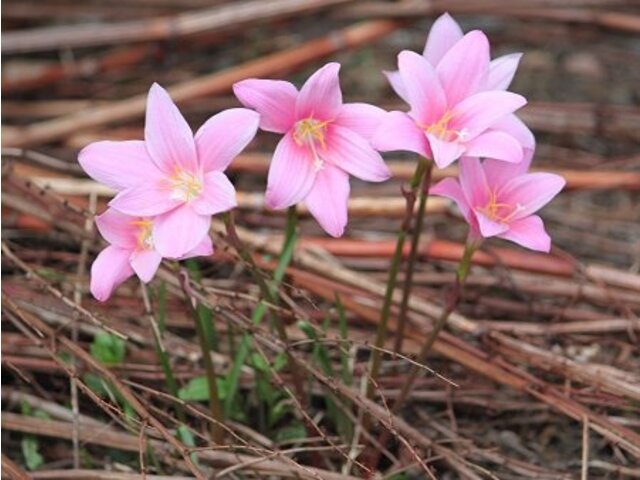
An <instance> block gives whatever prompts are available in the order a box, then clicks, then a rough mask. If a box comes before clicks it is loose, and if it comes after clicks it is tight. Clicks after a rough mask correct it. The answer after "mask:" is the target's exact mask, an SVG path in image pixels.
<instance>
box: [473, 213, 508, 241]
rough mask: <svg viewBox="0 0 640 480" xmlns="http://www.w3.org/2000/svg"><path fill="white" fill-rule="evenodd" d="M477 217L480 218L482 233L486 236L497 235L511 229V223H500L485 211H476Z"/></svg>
mask: <svg viewBox="0 0 640 480" xmlns="http://www.w3.org/2000/svg"><path fill="white" fill-rule="evenodd" d="M475 214H476V218H477V219H478V227H479V229H480V234H481V235H482V236H483V237H484V238H489V237H495V236H496V235H500V234H501V233H504V232H506V231H507V230H509V225H507V224H506V223H498V222H495V221H493V220H491V219H490V218H488V217H487V216H486V215H485V214H484V213H482V212H478V211H477V210H476V212H475Z"/></svg>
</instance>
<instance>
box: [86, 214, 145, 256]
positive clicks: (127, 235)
mask: <svg viewBox="0 0 640 480" xmlns="http://www.w3.org/2000/svg"><path fill="white" fill-rule="evenodd" d="M137 219H138V218H137V217H132V216H130V215H125V214H124V213H121V212H119V211H117V210H114V209H113V208H109V209H107V210H106V211H105V212H104V213H102V214H101V215H98V216H97V217H96V220H95V221H96V227H98V231H99V232H100V235H102V236H103V237H104V239H105V240H106V241H107V242H109V243H110V244H111V245H114V246H116V247H121V248H129V249H133V248H136V246H137V244H138V237H137V235H138V228H139V227H137V226H136V225H135V224H134V223H133V222H134V221H135V220H137Z"/></svg>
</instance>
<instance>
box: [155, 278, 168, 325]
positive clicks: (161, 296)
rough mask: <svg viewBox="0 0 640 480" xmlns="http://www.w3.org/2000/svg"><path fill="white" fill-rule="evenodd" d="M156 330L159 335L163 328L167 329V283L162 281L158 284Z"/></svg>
mask: <svg viewBox="0 0 640 480" xmlns="http://www.w3.org/2000/svg"><path fill="white" fill-rule="evenodd" d="M157 308H158V314H157V317H158V318H157V320H158V330H160V335H164V332H165V330H166V329H167V284H166V283H165V282H164V280H163V281H162V282H160V285H159V286H158V307H157Z"/></svg>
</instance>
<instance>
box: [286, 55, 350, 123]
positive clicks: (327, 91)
mask: <svg viewBox="0 0 640 480" xmlns="http://www.w3.org/2000/svg"><path fill="white" fill-rule="evenodd" d="M339 72H340V64H339V63H335V62H332V63H328V64H326V65H325V66H324V67H322V68H320V69H319V70H318V71H316V72H315V73H314V74H313V75H311V76H310V77H309V79H308V80H307V81H306V82H305V84H304V85H303V86H302V88H301V89H300V94H299V95H298V98H297V100H296V119H297V120H303V119H305V118H314V119H316V120H333V119H334V118H335V117H336V116H337V115H338V113H339V112H340V107H341V106H342V90H340V79H339V77H338V74H339Z"/></svg>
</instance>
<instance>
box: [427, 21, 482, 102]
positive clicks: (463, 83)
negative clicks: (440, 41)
mask: <svg viewBox="0 0 640 480" xmlns="http://www.w3.org/2000/svg"><path fill="white" fill-rule="evenodd" d="M489 61H490V56H489V40H488V39H487V37H486V35H485V34H484V33H482V32H481V31H480V30H474V31H472V32H469V33H467V34H466V35H465V36H464V37H462V39H461V40H460V41H458V42H457V43H456V44H455V45H454V46H453V47H451V48H450V49H449V51H447V53H446V54H445V55H444V57H442V60H440V62H439V63H438V66H437V67H436V71H437V72H438V78H439V79H440V82H441V84H442V88H443V89H444V92H445V94H446V97H447V102H448V104H449V107H450V108H451V107H453V106H454V105H457V104H458V103H460V102H461V101H462V100H464V99H465V98H467V97H469V96H470V95H473V94H474V93H476V92H477V91H478V90H479V89H480V88H481V87H482V86H483V85H485V84H486V82H487V75H488V73H489Z"/></svg>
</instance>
